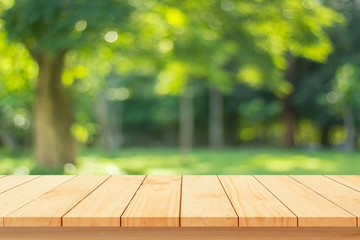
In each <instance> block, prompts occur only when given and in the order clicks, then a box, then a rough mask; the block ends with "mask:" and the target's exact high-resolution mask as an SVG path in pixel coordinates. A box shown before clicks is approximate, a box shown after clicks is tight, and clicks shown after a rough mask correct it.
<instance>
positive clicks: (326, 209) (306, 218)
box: [255, 175, 356, 227]
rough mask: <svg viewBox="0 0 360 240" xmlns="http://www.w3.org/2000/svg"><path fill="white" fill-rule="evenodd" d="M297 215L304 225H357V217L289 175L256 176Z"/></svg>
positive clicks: (299, 222)
mask: <svg viewBox="0 0 360 240" xmlns="http://www.w3.org/2000/svg"><path fill="white" fill-rule="evenodd" d="M255 177H256V178H257V179H258V180H259V181H260V182H261V183H262V184H263V185H264V186H265V187H266V188H267V189H269V190H270V191H271V192H272V193H273V194H274V195H275V196H276V197H277V198H278V199H279V200H280V201H281V202H282V203H284V204H285V205H286V206H287V207H288V208H289V209H290V210H291V211H292V212H293V213H294V214H295V215H296V216H297V217H298V225H299V226H301V227H303V226H316V227H321V226H326V227H331V226H356V218H355V216H353V215H352V214H350V213H348V212H347V211H345V210H343V209H341V208H340V207H338V206H336V205H335V204H334V203H332V202H330V201H329V200H327V199H326V198H324V197H322V196H320V195H319V194H317V193H314V192H313V191H312V190H310V189H308V188H307V187H305V186H304V185H302V184H301V183H298V182H297V181H295V180H294V179H292V178H290V177H288V176H265V175H261V176H255Z"/></svg>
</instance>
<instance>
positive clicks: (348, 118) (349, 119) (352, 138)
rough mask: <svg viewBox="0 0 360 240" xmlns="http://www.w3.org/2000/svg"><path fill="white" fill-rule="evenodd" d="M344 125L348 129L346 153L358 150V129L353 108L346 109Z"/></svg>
mask: <svg viewBox="0 0 360 240" xmlns="http://www.w3.org/2000/svg"><path fill="white" fill-rule="evenodd" d="M343 114H344V125H345V129H346V140H345V151H347V152H351V151H354V150H355V149H356V127H355V118H354V112H353V110H352V109H351V108H349V107H345V109H344V113H343Z"/></svg>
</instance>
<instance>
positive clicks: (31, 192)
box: [0, 176, 73, 226]
mask: <svg viewBox="0 0 360 240" xmlns="http://www.w3.org/2000/svg"><path fill="white" fill-rule="evenodd" d="M72 177H73V176H41V177H39V178H35V179H33V180H32V181H30V182H27V183H24V184H22V185H20V186H18V187H15V188H13V189H10V190H9V191H6V192H3V193H2V194H0V206H1V208H0V226H3V220H4V216H5V215H7V214H9V213H11V212H13V211H15V210H16V209H18V208H20V207H21V206H23V205H25V204H27V203H28V202H30V201H32V200H33V199H35V198H37V197H39V196H41V195H43V194H44V193H46V192H48V191H50V190H51V189H53V188H55V187H56V186H58V185H60V184H62V183H64V182H66V181H68V180H69V179H71V178H72Z"/></svg>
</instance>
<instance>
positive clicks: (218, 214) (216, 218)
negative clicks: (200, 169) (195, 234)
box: [181, 175, 238, 227]
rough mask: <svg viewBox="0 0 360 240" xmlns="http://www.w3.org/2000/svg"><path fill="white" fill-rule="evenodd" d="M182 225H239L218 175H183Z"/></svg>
mask: <svg viewBox="0 0 360 240" xmlns="http://www.w3.org/2000/svg"><path fill="white" fill-rule="evenodd" d="M181 226H192V227H200V226H238V216H237V215H236V212H235V210H234V208H233V206H232V205H231V203H230V200H229V199H228V197H227V196H226V193H225V190H224V189H223V187H222V186H221V183H220V181H219V179H218V178H217V176H211V175H208V176H183V183H182V202H181Z"/></svg>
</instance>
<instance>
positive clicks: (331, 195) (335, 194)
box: [291, 176, 360, 218]
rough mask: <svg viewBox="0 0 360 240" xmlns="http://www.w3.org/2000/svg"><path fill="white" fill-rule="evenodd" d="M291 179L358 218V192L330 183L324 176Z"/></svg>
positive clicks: (359, 209)
mask: <svg viewBox="0 0 360 240" xmlns="http://www.w3.org/2000/svg"><path fill="white" fill-rule="evenodd" d="M291 177H292V178H294V179H295V180H297V181H299V182H300V183H302V184H304V185H305V186H307V187H309V188H311V189H312V190H314V191H315V192H317V193H319V194H320V195H321V196H324V197H325V198H327V199H328V200H329V201H332V202H333V203H335V204H336V205H338V206H339V207H341V208H343V209H345V210H347V211H348V212H350V213H351V214H353V215H355V216H356V217H358V218H359V217H360V192H357V191H355V190H353V189H351V188H349V187H346V186H344V185H342V184H340V183H338V182H335V181H332V180H331V179H328V178H326V177H324V176H291Z"/></svg>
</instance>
